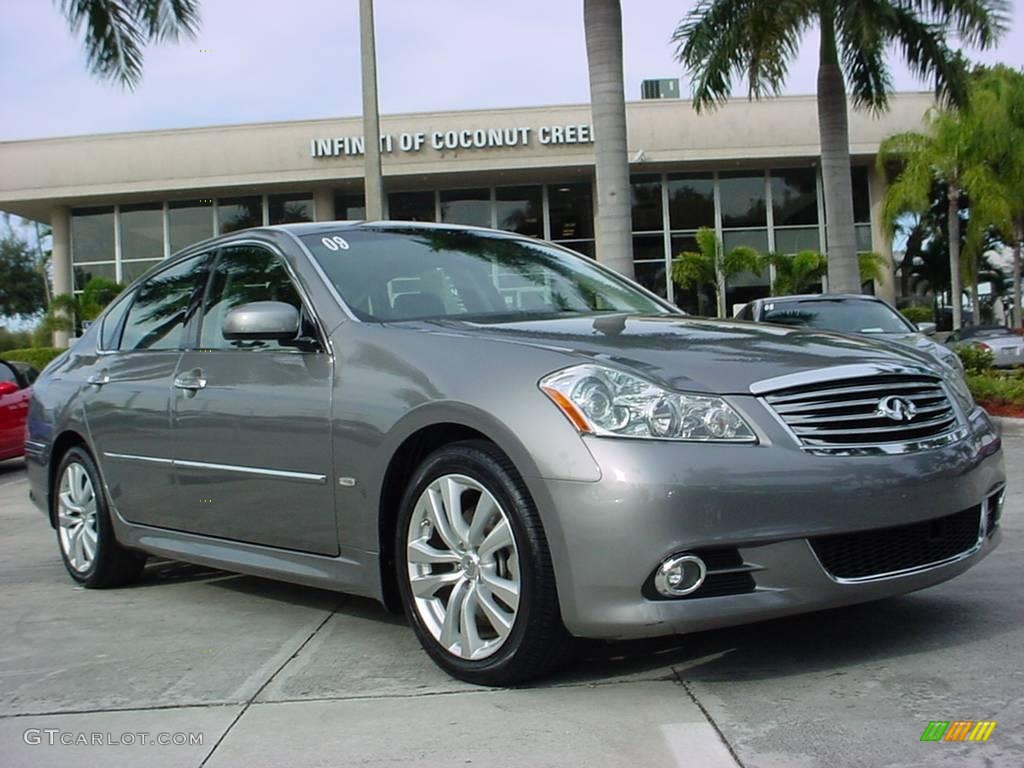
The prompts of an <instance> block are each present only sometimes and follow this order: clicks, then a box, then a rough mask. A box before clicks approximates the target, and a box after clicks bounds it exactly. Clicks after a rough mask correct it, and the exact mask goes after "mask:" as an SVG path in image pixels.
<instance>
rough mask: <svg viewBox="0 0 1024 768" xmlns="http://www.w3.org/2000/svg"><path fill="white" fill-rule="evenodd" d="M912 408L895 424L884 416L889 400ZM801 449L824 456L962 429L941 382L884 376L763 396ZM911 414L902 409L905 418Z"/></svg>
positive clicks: (924, 438)
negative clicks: (904, 419) (795, 438)
mask: <svg viewBox="0 0 1024 768" xmlns="http://www.w3.org/2000/svg"><path fill="white" fill-rule="evenodd" d="M890 395H891V396H895V397H897V398H899V399H900V400H902V401H903V403H902V404H900V406H899V407H904V406H905V405H906V404H907V403H909V404H912V408H913V409H914V413H913V415H912V418H910V419H909V420H906V421H897V420H894V419H892V418H890V417H889V416H887V415H885V414H884V413H883V411H882V405H883V401H884V400H885V399H886V398H887V397H889V396H890ZM764 399H765V402H766V403H767V404H768V406H769V407H770V408H771V409H772V410H773V411H775V413H776V414H778V416H779V418H780V419H782V421H783V422H784V423H785V424H786V426H787V427H789V429H790V430H791V431H792V432H793V434H794V435H796V437H797V439H798V440H799V441H800V443H801V445H803V446H804V447H805V448H808V449H816V450H821V451H824V452H841V451H850V450H852V449H858V448H871V447H875V446H880V445H882V446H884V445H886V444H894V443H902V444H908V443H918V442H922V441H929V440H934V439H935V438H940V437H943V436H945V435H949V434H951V433H953V432H955V431H956V430H957V429H958V428H959V424H958V421H957V415H956V411H955V410H954V408H953V404H952V403H951V402H950V400H949V398H948V397H947V396H946V391H945V389H943V387H942V384H941V383H940V381H939V379H937V378H935V379H933V378H927V377H924V376H912V375H902V374H901V375H881V376H868V377H861V378H856V379H845V380H836V381H829V382H819V383H815V384H807V385H802V386H799V387H790V388H788V389H782V390H777V391H775V392H771V393H769V394H766V395H765V396H764ZM906 412H907V411H906V410H905V409H904V413H906Z"/></svg>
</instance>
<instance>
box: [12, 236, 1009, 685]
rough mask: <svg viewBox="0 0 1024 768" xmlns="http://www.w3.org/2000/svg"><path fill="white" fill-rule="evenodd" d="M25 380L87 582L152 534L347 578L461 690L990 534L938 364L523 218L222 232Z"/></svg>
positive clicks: (999, 475)
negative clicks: (669, 280) (612, 262)
mask: <svg viewBox="0 0 1024 768" xmlns="http://www.w3.org/2000/svg"><path fill="white" fill-rule="evenodd" d="M33 390H34V391H33V399H32V407H31V415H30V419H29V435H28V441H27V443H26V446H27V454H28V477H29V483H30V489H31V491H30V492H31V497H32V498H33V500H34V501H35V502H36V503H37V505H38V506H39V508H40V509H41V510H42V512H43V513H44V514H45V515H46V519H47V520H48V522H49V524H50V525H51V526H53V527H54V528H55V529H56V533H57V535H56V540H57V541H56V543H57V544H58V547H59V551H60V554H61V557H62V558H63V561H64V564H65V567H66V568H67V571H68V573H69V574H70V576H71V578H72V579H74V580H75V581H76V582H79V583H81V584H83V585H85V586H86V587H93V588H95V587H110V586H115V585H119V584H125V583H128V582H130V581H132V580H133V579H135V578H137V577H138V576H139V574H140V572H141V570H142V567H143V562H144V561H145V558H146V556H147V555H149V554H153V555H158V556H162V557H167V558H172V559H179V560H185V561H190V562H194V563H199V564H202V565H206V566H214V567H219V568H225V569H229V570H236V571H240V572H244V573H250V574H256V575H259V576H264V577H272V578H280V579H284V580H288V581H294V582H298V583H303V584H308V585H311V586H317V587H321V588H330V589H337V590H341V591H346V592H352V593H355V594H360V595H365V596H368V597H371V598H374V599H377V600H381V601H382V602H384V603H385V604H387V605H392V606H402V607H404V609H405V611H406V613H407V615H408V616H409V622H410V624H411V625H412V628H413V631H414V632H415V633H416V635H417V637H418V638H419V641H420V643H421V644H422V645H423V647H424V649H425V650H426V652H427V653H428V654H429V655H430V656H431V657H432V658H433V659H434V660H435V661H436V662H437V663H438V664H439V665H440V666H441V667H443V668H444V669H445V670H447V671H448V672H449V673H451V674H452V675H455V676H457V677H459V678H462V679H464V680H468V681H471V682H475V683H481V684H491V685H496V684H502V685H504V684H512V683H518V682H522V681H524V680H527V679H530V678H533V677H537V676H539V675H543V674H545V673H547V672H550V671H551V670H552V669H553V668H555V667H556V666H557V665H558V664H559V663H561V662H562V661H563V660H565V659H567V658H569V657H570V656H571V652H572V642H571V641H572V637H573V636H577V637H587V638H606V639H618V638H628V637H644V636H657V635H669V634H675V633H683V632H693V631H697V630H703V629H709V628H713V627H723V626H728V625H735V624H742V623H745V622H750V621H760V620H763V619H768V618H771V617H777V616H784V615H788V614H794V613H800V612H804V611H811V610H818V609H823V608H831V607H835V606H840V605H848V604H852V603H860V602H865V601H870V600H877V599H880V598H884V597H888V596H891V595H897V594H903V593H906V592H911V591H914V590H918V589H922V588H924V587H928V586H931V585H933V584H938V583H939V582H942V581H945V580H947V579H950V578H953V577H954V576H956V575H958V574H960V573H962V572H963V571H965V570H967V569H968V568H970V567H972V566H973V565H975V564H976V563H978V562H979V561H980V560H981V559H982V558H984V557H985V556H986V555H987V554H988V553H989V552H991V551H992V550H993V549H994V548H995V547H996V546H997V544H998V542H999V539H1000V536H1001V529H1000V527H999V521H1000V513H1001V510H1002V504H1003V499H1004V496H1005V493H1004V490H1005V479H1006V478H1005V472H1004V468H1003V453H1002V448H1001V441H1000V437H999V435H998V433H997V432H996V430H995V428H994V426H993V424H992V422H991V421H990V420H989V418H988V416H987V415H986V414H985V412H984V411H983V410H982V409H980V408H979V407H977V406H976V405H975V403H974V402H973V400H972V398H971V395H970V392H969V391H967V389H966V388H965V387H964V385H963V381H962V379H961V378H960V377H959V376H957V375H956V374H955V373H953V372H952V371H950V370H948V369H944V368H940V367H939V366H937V365H934V364H933V363H932V361H931V358H929V357H928V356H927V355H926V354H924V353H922V352H920V351H918V350H916V349H913V348H912V347H910V346H899V345H895V344H886V343H881V342H879V341H877V340H875V339H872V338H867V337H861V338H855V337H844V336H839V335H836V334H830V333H820V332H815V331H813V330H806V329H791V328H782V327H778V326H770V325H755V324H750V323H737V322H728V321H718V320H698V319H694V318H690V317H688V316H686V315H683V314H681V313H680V312H679V311H678V310H676V309H675V308H674V307H672V306H671V305H670V304H668V303H667V302H665V301H664V300H662V299H660V298H659V297H657V296H656V295H654V294H652V293H650V292H648V291H645V290H644V289H643V288H641V287H640V286H638V285H636V284H635V283H632V282H630V281H628V280H626V279H624V278H623V277H622V276H620V275H618V274H617V273H615V272H613V271H611V270H609V269H607V268H606V267H604V266H602V265H601V264H598V263H597V262H595V261H594V260H592V259H589V258H586V257H584V256H581V255H579V254H577V253H574V252H572V251H569V250H567V249H564V248H561V247H559V246H557V245H553V244H550V243H545V242H543V241H539V240H536V239H531V238H528V237H523V236H520V235H516V234H513V233H509V232H497V231H493V230H483V229H476V228H468V227H455V226H452V225H443V224H434V225H430V224H407V223H398V222H376V223H374V222H362V223H347V224H346V223H344V222H323V223H315V224H313V223H308V224H290V225H283V226H276V227H263V228H256V229H250V230H245V231H240V232H234V233H231V234H228V235H224V236H222V237H219V238H215V239H212V240H208V241H206V242H203V243H199V244H196V245H195V246H192V247H190V248H189V249H187V250H185V251H183V252H182V253H180V254H178V255H177V256H175V257H172V258H170V259H168V260H167V261H165V262H162V263H161V264H160V265H159V266H157V267H155V268H154V269H153V270H152V271H151V272H150V273H149V274H147V275H145V276H143V277H141V278H140V279H139V280H138V281H136V283H134V284H133V285H132V286H130V287H129V288H128V289H127V290H126V291H125V292H124V293H123V294H122V295H121V296H120V297H119V298H118V299H117V300H116V301H115V302H114V303H113V304H112V305H111V306H110V307H108V308H107V309H106V310H105V312H104V314H103V315H102V316H101V318H100V319H99V320H98V321H97V322H96V323H94V324H93V325H92V326H91V327H90V328H89V330H88V331H86V332H85V334H84V335H83V337H82V338H81V339H80V340H79V341H78V342H77V343H76V344H75V346H74V347H73V348H72V349H71V350H70V351H69V352H68V353H67V354H66V355H65V356H63V357H60V358H57V359H56V360H55V361H54V362H53V363H51V364H50V366H49V367H48V368H47V369H46V370H45V371H44V372H43V373H42V374H41V376H40V378H39V379H38V380H37V382H36V384H35V386H34V388H33ZM887 620H890V621H891V620H892V617H891V611H890V616H889V618H888V619H887Z"/></svg>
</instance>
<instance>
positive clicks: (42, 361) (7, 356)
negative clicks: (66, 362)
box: [0, 347, 64, 371]
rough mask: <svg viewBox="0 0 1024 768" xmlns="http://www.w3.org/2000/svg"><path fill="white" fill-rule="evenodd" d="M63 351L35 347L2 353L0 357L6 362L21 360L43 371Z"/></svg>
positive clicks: (53, 348) (54, 348)
mask: <svg viewBox="0 0 1024 768" xmlns="http://www.w3.org/2000/svg"><path fill="white" fill-rule="evenodd" d="M63 351H64V350H63V349H57V348H56V347H33V348H32V349H12V350H10V351H8V352H3V353H0V357H2V358H3V359H4V360H20V361H21V362H23V363H28V364H29V365H31V366H32V367H33V368H35V369H36V370H38V371H41V370H43V368H45V367H46V365H47V363H49V362H50V361H51V360H53V358H55V357H56V356H57V355H59V354H60V353H61V352H63Z"/></svg>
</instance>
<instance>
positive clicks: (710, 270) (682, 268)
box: [672, 227, 763, 317]
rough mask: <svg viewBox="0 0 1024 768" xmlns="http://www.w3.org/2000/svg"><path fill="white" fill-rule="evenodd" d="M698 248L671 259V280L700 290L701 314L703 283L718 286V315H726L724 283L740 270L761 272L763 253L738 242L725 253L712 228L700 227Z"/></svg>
mask: <svg viewBox="0 0 1024 768" xmlns="http://www.w3.org/2000/svg"><path fill="white" fill-rule="evenodd" d="M697 248H698V250H696V251H684V252H683V253H681V254H679V255H678V256H676V257H675V259H673V260H672V280H673V281H674V282H676V283H677V284H679V285H681V286H682V287H683V288H696V289H697V302H698V309H697V311H698V313H699V314H702V315H703V314H704V297H703V295H702V294H701V293H700V289H701V287H702V286H705V285H709V286H712V287H713V288H714V289H715V304H716V307H717V316H718V317H725V286H726V283H727V282H728V280H729V278H730V277H732V276H734V275H738V274H740V273H741V272H753V273H754V274H756V275H760V274H761V268H762V264H763V261H762V259H761V256H760V254H758V252H757V251H755V250H754V249H753V248H751V247H749V246H746V245H738V246H736V247H735V248H733V249H732V250H731V251H729V252H728V253H723V248H722V244H721V242H719V240H718V236H717V235H716V234H715V231H714V230H713V229H710V228H709V227H701V228H700V229H698V230H697Z"/></svg>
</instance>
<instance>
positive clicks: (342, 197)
mask: <svg viewBox="0 0 1024 768" xmlns="http://www.w3.org/2000/svg"><path fill="white" fill-rule="evenodd" d="M431 207H433V203H431ZM334 218H335V219H337V220H338V221H363V220H364V219H365V218H366V200H365V198H364V197H363V193H362V192H359V193H352V192H338V193H337V194H336V195H335V196H334Z"/></svg>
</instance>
